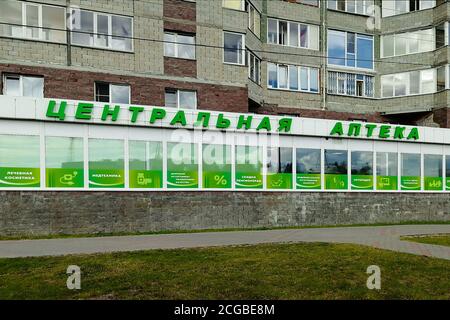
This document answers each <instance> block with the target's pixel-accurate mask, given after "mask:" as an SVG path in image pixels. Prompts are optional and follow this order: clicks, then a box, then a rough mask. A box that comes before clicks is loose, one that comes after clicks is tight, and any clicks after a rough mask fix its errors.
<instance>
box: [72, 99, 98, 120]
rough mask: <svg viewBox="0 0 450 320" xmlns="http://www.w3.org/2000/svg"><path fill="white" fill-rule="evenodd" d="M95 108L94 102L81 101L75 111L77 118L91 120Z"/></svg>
mask: <svg viewBox="0 0 450 320" xmlns="http://www.w3.org/2000/svg"><path fill="white" fill-rule="evenodd" d="M93 108H94V105H93V104H92V103H83V102H80V103H79V104H78V108H77V112H76V113H75V119H79V120H91V117H92V116H91V113H92V109H93Z"/></svg>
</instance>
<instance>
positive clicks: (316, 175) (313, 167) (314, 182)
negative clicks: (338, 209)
mask: <svg viewBox="0 0 450 320" xmlns="http://www.w3.org/2000/svg"><path fill="white" fill-rule="evenodd" d="M296 159H297V161H296V162H297V177H296V185H297V189H321V187H322V182H321V181H322V180H321V164H322V161H321V151H320V149H297V151H296Z"/></svg>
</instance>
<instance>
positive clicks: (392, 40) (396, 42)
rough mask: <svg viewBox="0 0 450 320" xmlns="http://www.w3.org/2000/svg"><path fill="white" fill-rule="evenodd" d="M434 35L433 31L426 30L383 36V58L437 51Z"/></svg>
mask: <svg viewBox="0 0 450 320" xmlns="http://www.w3.org/2000/svg"><path fill="white" fill-rule="evenodd" d="M433 34H434V32H433V29H425V30H419V31H414V32H405V33H398V34H391V35H386V36H381V47H382V49H381V57H382V58H386V57H394V56H399V55H405V54H414V53H420V52H427V51H433V50H434V49H435V40H434V38H433ZM443 39H444V38H443Z"/></svg>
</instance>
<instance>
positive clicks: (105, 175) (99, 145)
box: [89, 139, 125, 188]
mask: <svg viewBox="0 0 450 320" xmlns="http://www.w3.org/2000/svg"><path fill="white" fill-rule="evenodd" d="M89 187H90V188H124V187H125V165H124V142H123V141H122V140H108V139H89Z"/></svg>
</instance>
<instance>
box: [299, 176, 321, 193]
mask: <svg viewBox="0 0 450 320" xmlns="http://www.w3.org/2000/svg"><path fill="white" fill-rule="evenodd" d="M321 187H322V178H321V176H320V174H308V173H299V174H297V189H301V190H320V189H321Z"/></svg>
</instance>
